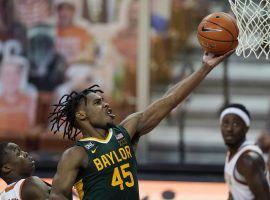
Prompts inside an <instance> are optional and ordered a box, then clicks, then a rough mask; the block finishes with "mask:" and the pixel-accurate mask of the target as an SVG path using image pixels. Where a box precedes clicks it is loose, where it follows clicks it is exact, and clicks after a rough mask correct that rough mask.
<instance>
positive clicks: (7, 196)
mask: <svg viewBox="0 0 270 200" xmlns="http://www.w3.org/2000/svg"><path fill="white" fill-rule="evenodd" d="M24 181H25V179H21V180H19V181H18V182H15V183H12V184H9V185H8V186H7V187H6V189H5V190H4V191H2V192H1V193H0V200H22V198H21V188H22V186H23V183H24Z"/></svg>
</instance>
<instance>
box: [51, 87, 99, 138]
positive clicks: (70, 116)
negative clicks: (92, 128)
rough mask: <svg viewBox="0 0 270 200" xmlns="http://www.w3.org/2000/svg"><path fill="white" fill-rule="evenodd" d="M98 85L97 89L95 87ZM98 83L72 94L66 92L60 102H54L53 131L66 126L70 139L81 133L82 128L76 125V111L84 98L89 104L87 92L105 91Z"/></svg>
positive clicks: (65, 132)
mask: <svg viewBox="0 0 270 200" xmlns="http://www.w3.org/2000/svg"><path fill="white" fill-rule="evenodd" d="M96 87H97V89H95V88H96ZM98 88H99V86H98V85H93V86H91V87H89V88H87V89H85V90H83V91H81V92H79V93H77V92H75V91H72V92H71V93H70V94H65V95H63V96H62V97H61V99H60V100H59V102H58V104H54V105H52V106H54V107H55V108H54V110H53V111H52V112H51V113H50V115H49V118H51V120H50V122H51V123H52V127H51V131H53V133H54V134H56V133H57V132H59V130H60V128H61V127H62V126H64V135H63V138H64V137H65V136H67V137H68V139H70V140H75V139H76V137H77V135H79V134H80V132H81V131H80V130H79V129H78V128H77V126H76V118H75V113H76V111H77V108H78V106H79V104H80V102H81V100H84V103H85V105H86V104H87V98H86V96H87V94H89V93H91V92H93V93H97V92H100V93H103V91H102V90H100V89H98Z"/></svg>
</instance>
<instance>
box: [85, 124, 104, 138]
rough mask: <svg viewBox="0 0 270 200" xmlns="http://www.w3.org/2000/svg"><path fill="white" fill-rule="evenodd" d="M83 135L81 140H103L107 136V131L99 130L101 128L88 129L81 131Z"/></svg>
mask: <svg viewBox="0 0 270 200" xmlns="http://www.w3.org/2000/svg"><path fill="white" fill-rule="evenodd" d="M81 131H82V134H83V138H88V137H93V138H97V139H102V140H103V139H105V138H106V137H107V135H108V130H107V129H101V128H93V127H91V128H89V129H85V130H81Z"/></svg>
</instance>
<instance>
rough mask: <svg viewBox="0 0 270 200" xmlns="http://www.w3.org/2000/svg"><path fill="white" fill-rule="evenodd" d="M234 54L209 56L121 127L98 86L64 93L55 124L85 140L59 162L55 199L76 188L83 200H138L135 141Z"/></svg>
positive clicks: (54, 117)
mask: <svg viewBox="0 0 270 200" xmlns="http://www.w3.org/2000/svg"><path fill="white" fill-rule="evenodd" d="M231 53H232V51H231V52H228V53H226V54H224V55H221V56H214V55H210V54H208V53H205V54H204V56H203V64H202V67H201V68H200V69H198V70H197V71H195V72H194V73H193V74H191V75H190V76H188V77H186V78H185V79H184V80H182V81H180V82H179V83H177V84H176V85H174V86H173V87H172V88H170V89H169V90H168V91H167V92H166V93H165V95H164V96H163V97H161V98H160V99H158V100H157V101H155V102H153V103H152V104H151V105H149V106H148V107H147V108H146V109H145V110H144V111H141V112H137V113H133V114H131V115H129V116H128V117H127V118H126V119H124V121H122V122H121V123H120V124H119V125H115V124H114V118H115V116H114V115H113V113H112V109H111V108H110V106H109V104H108V103H106V102H105V101H104V99H103V98H102V96H100V94H99V93H102V91H101V90H99V88H98V86H96V85H94V86H92V87H90V88H87V89H85V90H83V91H81V92H79V93H77V92H72V93H71V94H68V95H65V96H63V97H62V99H61V100H60V101H59V104H57V105H55V109H54V111H53V112H52V114H51V116H50V117H51V119H52V120H51V121H52V123H53V125H54V126H56V127H52V129H55V128H56V131H58V130H59V129H60V128H61V127H62V126H63V127H64V136H65V135H66V136H68V138H70V139H73V140H75V139H76V136H77V135H78V134H79V133H82V135H83V139H81V140H79V141H77V142H76V145H75V146H73V147H71V148H69V149H67V150H66V151H65V152H64V153H63V155H62V158H61V160H60V161H59V163H58V167H57V172H56V174H55V176H54V179H53V184H52V191H51V195H50V199H51V200H64V199H67V197H68V196H69V194H70V193H71V190H72V187H73V185H75V187H76V189H77V191H78V193H79V195H80V199H82V200H99V199H100V200H101V199H102V200H109V199H110V200H116V199H117V200H138V199H139V190H138V178H137V172H136V171H137V163H136V158H135V153H134V151H133V148H132V140H133V139H134V138H137V137H139V136H141V135H144V134H146V133H148V132H150V131H151V130H152V129H153V128H154V127H156V126H157V125H158V124H159V122H160V121H161V120H162V119H163V118H165V117H166V116H167V115H168V113H169V112H170V111H171V110H172V109H173V108H175V107H176V106H177V105H178V104H179V103H181V102H182V101H183V100H184V99H185V98H186V97H187V96H188V95H189V94H190V93H191V91H192V90H193V89H194V88H195V87H196V86H197V85H199V83H200V82H201V81H202V80H203V79H204V78H205V77H206V75H207V74H208V73H209V72H210V71H211V70H212V69H213V68H214V67H215V66H217V65H218V64H219V63H220V62H222V61H223V60H224V59H225V58H226V57H228V56H229V55H230V54H231Z"/></svg>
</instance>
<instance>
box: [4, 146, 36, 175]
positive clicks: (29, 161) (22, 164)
mask: <svg viewBox="0 0 270 200" xmlns="http://www.w3.org/2000/svg"><path fill="white" fill-rule="evenodd" d="M6 153H7V160H6V163H7V164H9V166H10V167H11V171H12V172H13V173H14V174H17V175H18V176H23V177H28V176H31V175H32V173H33V172H34V170H35V161H34V160H33V158H32V157H31V156H29V155H28V153H27V152H25V151H22V150H21V149H20V147H19V146H18V145H17V144H14V143H8V145H7V147H6Z"/></svg>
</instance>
